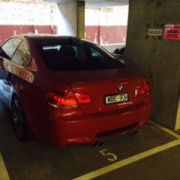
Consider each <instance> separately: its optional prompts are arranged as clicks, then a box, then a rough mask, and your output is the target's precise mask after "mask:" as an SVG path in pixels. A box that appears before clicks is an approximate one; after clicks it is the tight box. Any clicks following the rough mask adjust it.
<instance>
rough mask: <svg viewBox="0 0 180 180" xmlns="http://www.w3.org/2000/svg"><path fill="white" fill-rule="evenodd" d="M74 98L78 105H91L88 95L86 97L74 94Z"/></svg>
mask: <svg viewBox="0 0 180 180" xmlns="http://www.w3.org/2000/svg"><path fill="white" fill-rule="evenodd" d="M75 96H76V98H77V101H78V103H79V104H87V103H92V99H91V97H90V95H88V94H79V93H76V94H75Z"/></svg>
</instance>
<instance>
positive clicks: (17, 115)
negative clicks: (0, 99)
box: [12, 96, 29, 142]
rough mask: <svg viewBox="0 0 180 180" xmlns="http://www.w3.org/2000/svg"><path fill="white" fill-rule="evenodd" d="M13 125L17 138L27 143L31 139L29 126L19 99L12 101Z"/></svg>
mask: <svg viewBox="0 0 180 180" xmlns="http://www.w3.org/2000/svg"><path fill="white" fill-rule="evenodd" d="M12 124H13V128H14V131H15V134H16V136H17V138H18V139H19V140H20V141H22V142H26V141H28V139H29V128H28V125H27V121H26V117H25V113H24V109H23V107H22V104H21V102H20V100H19V98H18V97H16V96H15V97H13V99H12Z"/></svg>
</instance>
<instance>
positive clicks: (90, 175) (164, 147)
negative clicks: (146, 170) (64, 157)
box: [73, 139, 180, 180]
mask: <svg viewBox="0 0 180 180" xmlns="http://www.w3.org/2000/svg"><path fill="white" fill-rule="evenodd" d="M178 145H180V139H177V140H174V141H172V142H169V143H167V144H164V145H161V146H158V147H156V148H153V149H150V150H148V151H145V152H142V153H140V154H137V155H134V156H132V157H129V158H127V159H124V160H121V161H119V162H116V163H114V164H111V165H108V166H106V167H103V168H101V169H98V170H96V171H93V172H90V173H88V174H85V175H82V176H80V177H77V178H75V179H73V180H88V179H93V178H96V177H99V176H101V175H103V174H106V173H108V172H111V171H114V170H116V169H119V168H121V167H123V166H126V165H129V164H131V163H134V162H136V161H139V160H141V159H144V158H146V157H149V156H152V155H154V154H157V153H159V152H161V151H164V150H167V149H170V148H172V147H175V146H178Z"/></svg>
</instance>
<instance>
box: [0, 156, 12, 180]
mask: <svg viewBox="0 0 180 180" xmlns="http://www.w3.org/2000/svg"><path fill="white" fill-rule="evenodd" d="M0 180H10V178H9V174H8V172H7V169H6V166H5V164H4V161H3V158H2V155H1V153H0Z"/></svg>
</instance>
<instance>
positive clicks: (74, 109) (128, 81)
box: [0, 35, 152, 147]
mask: <svg viewBox="0 0 180 180" xmlns="http://www.w3.org/2000/svg"><path fill="white" fill-rule="evenodd" d="M15 37H16V38H20V39H21V40H22V41H24V42H25V43H26V45H27V46H28V47H30V48H29V49H30V51H28V54H31V55H32V59H31V60H30V62H29V63H26V62H25V64H26V65H21V64H18V63H19V62H18V63H16V62H15V61H13V60H12V59H13V57H6V55H4V50H3V46H2V48H1V52H0V56H1V59H0V83H1V84H0V85H1V86H0V98H1V99H2V100H3V101H4V102H5V103H6V104H7V105H8V107H9V108H10V109H12V101H13V97H14V96H15V97H18V99H19V100H20V102H21V105H22V107H23V110H24V114H25V117H26V121H27V125H28V126H29V127H30V130H31V132H32V134H33V136H34V137H35V138H37V139H40V140H42V141H45V142H48V143H50V144H54V145H57V146H60V147H64V146H66V145H67V144H80V143H83V144H89V143H92V142H94V141H100V140H105V139H109V138H113V137H116V136H120V135H122V134H126V133H130V132H132V131H134V130H137V129H139V128H141V127H142V126H143V125H145V124H146V123H147V122H148V120H149V117H150V114H151V111H152V99H151V94H150V85H149V81H148V79H147V77H145V76H143V75H141V74H139V73H137V72H133V71H132V70H130V69H129V68H127V67H125V66H124V65H123V64H121V63H120V62H119V61H118V60H116V59H115V58H114V57H112V56H111V55H110V54H109V53H107V52H106V51H104V50H102V49H101V48H100V47H97V45H94V44H92V43H90V42H86V41H84V40H80V39H77V38H72V37H59V36H50V35H45V36H42V35H21V36H15ZM13 38H14V37H13ZM22 41H21V42H22ZM18 42H19V41H18ZM61 42H62V44H64V43H65V45H66V46H73V47H74V49H76V48H77V49H78V48H79V50H77V51H76V53H77V54H78V53H79V52H80V50H82V48H83V47H86V49H85V51H84V52H83V53H85V52H87V50H89V46H92V49H93V48H94V49H93V53H94V50H97V52H101V53H102V54H103V55H104V57H106V55H107V61H106V65H108V66H107V67H101V66H100V65H99V62H98V65H97V64H96V65H92V64H88V65H86V64H85V63H86V62H85V60H81V59H80V57H81V58H82V57H84V56H85V55H84V54H81V55H79V56H78V55H77V57H78V58H79V59H80V62H78V63H79V64H78V66H77V67H76V65H77V63H76V64H73V66H72V67H71V65H70V66H67V69H61V66H59V67H60V70H57V67H58V65H57V66H53V67H49V65H47V64H46V62H45V61H46V60H47V59H46V60H45V59H44V57H45V56H44V54H42V52H43V51H42V49H43V48H44V47H45V48H44V53H45V52H46V51H47V52H48V50H49V47H51V45H53V48H54V47H56V46H54V45H57V44H61ZM15 44H16V43H15ZM47 44H48V46H47ZM40 45H41V46H40ZM22 47H24V46H22ZM40 47H43V48H42V49H41V48H40ZM53 48H52V49H51V50H53ZM80 48H81V49H80ZM96 48H97V49H96ZM99 48H100V49H99ZM4 49H5V48H4ZM58 51H59V49H58ZM97 52H96V53H97ZM23 53H24V54H25V53H26V52H25V50H23V51H22V54H23ZM48 53H49V52H48ZM96 53H94V54H92V55H91V58H94V56H96V55H97V54H96ZM104 53H105V54H104ZM14 54H15V53H14ZM20 54H21V53H20ZM22 54H21V55H22ZM12 56H14V55H12ZM26 56H27V54H25V55H24V56H23V57H25V59H26ZM53 56H54V53H53V55H52V56H50V59H51V61H53V60H55V58H54V57H53ZM98 56H99V57H100V55H98ZM63 58H64V56H63ZM91 58H88V61H89V59H91ZM82 59H83V58H82ZM84 59H85V58H84ZM15 60H17V58H15ZM66 60H67V59H66ZM109 60H110V61H112V62H110V63H109ZM48 63H49V62H48ZM50 63H51V62H50ZM52 63H53V62H52ZM88 63H89V62H88ZM107 63H109V64H107ZM113 63H114V64H115V65H116V63H117V64H118V65H117V68H116V67H114V65H112V64H113ZM84 65H85V66H84ZM111 65H112V68H111ZM81 66H82V67H81ZM89 67H91V68H89ZM53 68H54V69H53ZM88 68H89V69H88ZM121 88H122V89H121ZM6 91H7V92H6ZM127 97H128V98H127ZM123 98H125V99H123ZM106 99H107V100H106ZM121 99H123V100H121ZM114 101H122V102H114ZM106 102H109V104H106ZM12 110H13V109H12Z"/></svg>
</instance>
